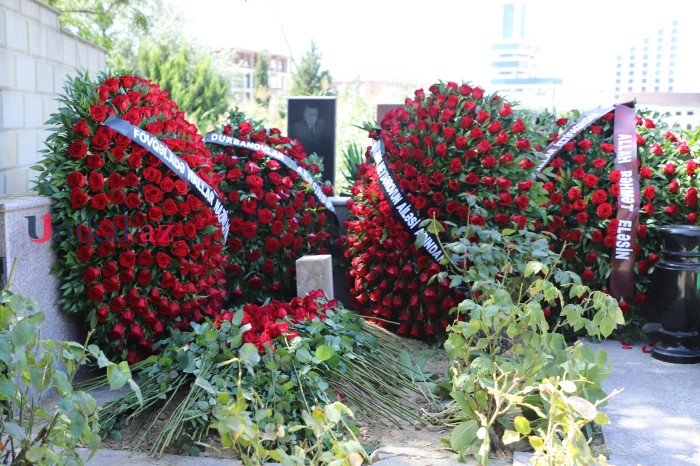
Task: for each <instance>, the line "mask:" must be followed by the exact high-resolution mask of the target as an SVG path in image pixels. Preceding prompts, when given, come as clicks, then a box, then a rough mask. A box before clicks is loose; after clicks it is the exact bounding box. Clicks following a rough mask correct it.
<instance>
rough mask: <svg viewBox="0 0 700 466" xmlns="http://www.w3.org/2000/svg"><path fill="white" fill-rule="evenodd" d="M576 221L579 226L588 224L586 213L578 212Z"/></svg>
mask: <svg viewBox="0 0 700 466" xmlns="http://www.w3.org/2000/svg"><path fill="white" fill-rule="evenodd" d="M576 221H577V222H578V224H579V225H585V224H586V223H588V214H587V213H586V212H579V213H577V214H576Z"/></svg>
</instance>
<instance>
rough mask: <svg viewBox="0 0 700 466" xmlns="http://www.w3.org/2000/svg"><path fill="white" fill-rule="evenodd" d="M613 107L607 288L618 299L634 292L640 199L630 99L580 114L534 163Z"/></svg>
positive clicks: (550, 155)
mask: <svg viewBox="0 0 700 466" xmlns="http://www.w3.org/2000/svg"><path fill="white" fill-rule="evenodd" d="M613 110H614V111H615V123H614V127H613V133H614V140H615V169H616V170H619V171H620V174H621V175H622V177H621V179H620V195H619V196H618V201H617V220H618V230H617V237H616V240H615V247H614V248H613V252H614V254H613V258H612V264H611V270H610V292H611V293H612V295H613V296H614V297H615V298H616V299H620V298H623V297H624V298H632V297H633V295H634V259H635V253H634V250H635V249H636V246H637V223H638V220H639V201H640V192H639V168H638V167H637V132H636V125H635V121H634V117H635V110H634V103H633V102H625V103H622V104H616V105H614V106H612V107H605V108H603V107H601V108H596V109H593V110H589V111H587V112H584V113H583V114H581V116H580V117H579V118H578V119H577V120H576V121H575V122H573V123H572V124H571V125H569V126H568V127H567V128H566V129H565V130H564V132H563V133H562V134H561V135H560V136H559V137H558V138H557V140H556V141H554V142H552V143H551V144H549V145H548V146H547V148H546V149H545V150H544V155H545V160H544V161H543V162H542V163H541V164H540V165H539V166H538V167H537V171H538V172H541V171H542V170H544V168H545V167H546V166H547V165H549V163H550V162H551V161H552V159H554V157H555V156H556V155H557V154H558V153H559V152H560V151H561V149H562V148H563V147H564V146H565V145H566V143H567V142H569V141H571V140H572V139H573V138H575V137H576V136H578V135H579V134H581V132H583V131H584V130H585V129H586V128H588V127H589V126H590V125H592V124H593V123H594V122H595V121H596V120H598V119H600V118H601V117H602V116H603V115H605V114H606V113H609V112H611V111H613Z"/></svg>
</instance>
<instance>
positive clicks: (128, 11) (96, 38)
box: [44, 0, 161, 56]
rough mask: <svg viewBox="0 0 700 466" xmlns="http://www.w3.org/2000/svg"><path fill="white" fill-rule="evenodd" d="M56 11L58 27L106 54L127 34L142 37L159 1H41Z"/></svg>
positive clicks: (159, 5)
mask: <svg viewBox="0 0 700 466" xmlns="http://www.w3.org/2000/svg"><path fill="white" fill-rule="evenodd" d="M44 2H45V3H47V4H48V5H50V6H52V7H54V8H56V9H57V10H58V11H59V12H60V15H59V20H60V22H61V26H63V27H65V28H66V29H68V30H70V31H72V32H74V33H75V34H77V35H79V36H80V37H82V38H84V39H87V40H89V41H90V42H93V43H95V44H98V45H101V46H102V47H104V48H105V50H106V51H107V55H108V56H109V54H110V51H111V50H112V49H113V48H114V46H115V44H116V42H117V41H118V39H119V38H120V37H121V36H122V35H123V34H126V35H128V36H130V37H142V36H144V35H145V34H147V33H148V31H149V29H150V28H151V26H152V24H153V22H154V21H153V18H154V13H155V11H156V10H157V9H158V8H160V7H161V1H160V0H44Z"/></svg>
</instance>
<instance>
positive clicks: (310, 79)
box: [289, 40, 335, 95]
mask: <svg viewBox="0 0 700 466" xmlns="http://www.w3.org/2000/svg"><path fill="white" fill-rule="evenodd" d="M332 81H333V79H332V78H331V74H330V72H329V71H328V70H323V71H321V53H320V52H319V51H318V48H317V47H316V42H315V41H313V40H312V41H311V50H310V51H308V52H307V53H306V54H305V55H304V56H303V57H301V64H300V65H299V67H298V68H297V69H296V71H295V72H294V74H293V75H292V88H291V89H290V92H289V94H290V95H333V94H334V93H335V91H334V90H333V89H332V87H331V86H332Z"/></svg>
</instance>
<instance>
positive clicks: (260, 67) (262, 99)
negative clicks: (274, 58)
mask: <svg viewBox="0 0 700 466" xmlns="http://www.w3.org/2000/svg"><path fill="white" fill-rule="evenodd" d="M269 69H270V57H269V56H268V55H266V54H264V53H259V54H258V59H257V61H256V63H255V101H256V102H257V103H258V104H259V105H267V104H269V103H270V75H269Z"/></svg>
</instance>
